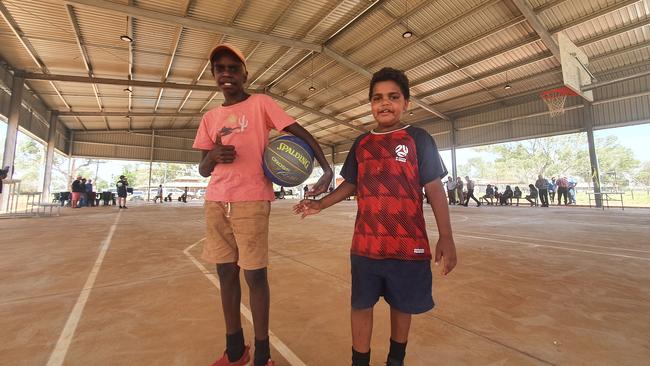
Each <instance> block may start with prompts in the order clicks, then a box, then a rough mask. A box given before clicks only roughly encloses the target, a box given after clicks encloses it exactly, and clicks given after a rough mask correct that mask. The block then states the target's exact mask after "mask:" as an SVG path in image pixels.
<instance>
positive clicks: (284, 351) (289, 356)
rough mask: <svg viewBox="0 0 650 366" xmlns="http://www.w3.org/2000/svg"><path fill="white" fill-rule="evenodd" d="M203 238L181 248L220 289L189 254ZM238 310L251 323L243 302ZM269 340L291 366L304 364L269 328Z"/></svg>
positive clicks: (210, 274)
mask: <svg viewBox="0 0 650 366" xmlns="http://www.w3.org/2000/svg"><path fill="white" fill-rule="evenodd" d="M203 240H205V238H203V239H201V240H199V241H197V242H196V243H194V244H192V245H190V246H189V247H187V248H185V250H183V253H185V255H186V256H187V257H188V258H189V259H190V260H191V261H192V263H194V265H195V266H196V267H197V268H198V269H200V270H201V272H203V274H204V275H205V277H207V278H208V280H210V282H212V284H213V285H214V286H215V287H216V288H217V289H219V290H221V286H220V285H219V279H218V278H217V276H215V275H214V274H212V273H211V272H210V271H208V270H207V268H205V267H204V266H203V264H201V262H199V261H198V260H197V259H196V258H194V256H192V255H191V254H190V250H192V248H194V247H195V246H196V245H198V244H199V243H200V242H202V241H203ZM240 311H241V313H242V315H244V317H245V318H246V319H247V320H248V321H249V322H250V323H251V324H252V323H253V315H252V314H251V311H250V310H249V309H248V308H247V307H246V306H245V305H244V304H240ZM269 342H270V343H271V344H272V345H273V347H275V349H276V350H277V351H278V352H279V353H280V354H281V355H282V357H284V358H285V359H286V360H287V362H289V364H290V365H291V366H306V364H305V363H304V362H303V361H302V360H301V359H300V358H299V357H298V356H297V355H296V354H295V353H293V351H291V349H289V347H287V345H286V344H284V342H282V340H280V338H278V337H277V336H276V335H275V334H273V332H272V331H271V330H269Z"/></svg>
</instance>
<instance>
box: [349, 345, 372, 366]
mask: <svg viewBox="0 0 650 366" xmlns="http://www.w3.org/2000/svg"><path fill="white" fill-rule="evenodd" d="M352 366H370V350H368V352H366V353H361V352H357V351H356V350H355V349H354V347H353V348H352Z"/></svg>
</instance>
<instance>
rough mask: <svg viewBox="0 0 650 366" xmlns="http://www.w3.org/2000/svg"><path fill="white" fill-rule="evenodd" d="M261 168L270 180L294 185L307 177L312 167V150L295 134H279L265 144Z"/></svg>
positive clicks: (284, 185) (278, 183)
mask: <svg viewBox="0 0 650 366" xmlns="http://www.w3.org/2000/svg"><path fill="white" fill-rule="evenodd" d="M262 168H263V169H264V174H265V175H266V176H267V178H269V180H271V182H273V183H275V184H277V185H279V186H282V187H294V186H297V185H299V184H301V183H302V182H304V181H305V180H307V178H309V175H310V174H311V171H312V170H313V168H314V152H313V150H312V149H311V147H310V146H309V145H307V143H306V142H305V141H303V140H302V139H300V138H298V137H296V136H293V135H285V136H280V137H278V138H275V139H273V140H271V141H270V142H269V144H268V145H267V146H266V149H265V150H264V158H263V161H262Z"/></svg>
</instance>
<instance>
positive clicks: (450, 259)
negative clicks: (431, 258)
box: [435, 237, 456, 276]
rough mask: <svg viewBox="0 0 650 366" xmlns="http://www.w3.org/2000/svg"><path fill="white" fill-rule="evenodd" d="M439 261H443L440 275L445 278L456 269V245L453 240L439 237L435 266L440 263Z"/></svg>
mask: <svg viewBox="0 0 650 366" xmlns="http://www.w3.org/2000/svg"><path fill="white" fill-rule="evenodd" d="M440 259H443V260H444V262H443V266H442V271H441V272H440V273H441V274H442V275H444V276H446V275H448V274H449V272H451V271H452V270H453V269H454V267H456V244H454V239H453V238H451V237H449V238H447V237H440V238H439V239H438V243H437V244H436V256H435V262H436V265H438V263H440Z"/></svg>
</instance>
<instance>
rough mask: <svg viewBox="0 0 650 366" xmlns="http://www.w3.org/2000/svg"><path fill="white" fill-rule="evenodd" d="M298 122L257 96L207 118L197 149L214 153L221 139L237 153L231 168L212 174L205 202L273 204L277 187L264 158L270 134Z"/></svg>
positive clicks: (219, 168) (222, 166) (219, 167)
mask: <svg viewBox="0 0 650 366" xmlns="http://www.w3.org/2000/svg"><path fill="white" fill-rule="evenodd" d="M294 122H295V119H294V118H293V117H291V116H289V115H288V114H287V113H286V112H285V111H284V110H283V109H282V108H281V107H280V106H279V105H277V103H275V101H274V100H273V99H271V97H269V96H267V95H264V94H253V95H251V96H250V97H248V99H246V100H244V101H242V102H239V103H237V104H233V105H229V106H219V107H217V108H214V109H211V110H210V111H208V112H207V113H206V114H204V115H203V119H202V120H201V124H200V126H199V130H198V131H197V133H196V138H195V139H194V145H192V147H193V148H195V149H199V150H212V149H213V148H214V144H215V141H216V138H217V135H220V136H221V142H222V143H223V144H224V145H234V146H235V151H236V153H237V155H236V157H235V161H233V163H231V164H217V165H216V166H215V167H214V170H213V171H212V174H211V177H210V183H209V184H208V188H207V189H206V193H205V199H206V200H208V201H219V202H241V201H272V200H273V199H274V198H275V195H274V193H273V186H272V184H271V181H269V180H268V179H267V178H266V176H265V175H264V171H263V170H262V156H263V154H264V148H265V147H266V145H267V143H268V139H269V131H270V130H271V129H272V128H274V129H276V130H278V131H281V130H283V129H284V128H285V127H287V126H289V125H291V124H292V123H294Z"/></svg>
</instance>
